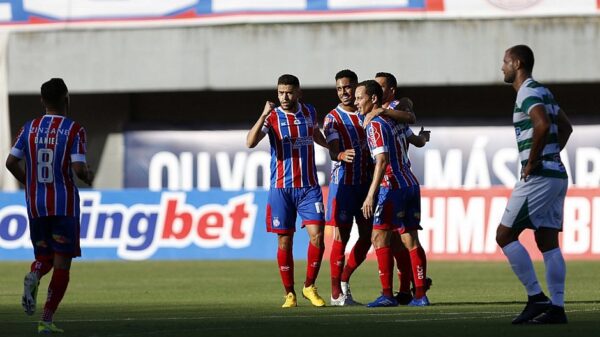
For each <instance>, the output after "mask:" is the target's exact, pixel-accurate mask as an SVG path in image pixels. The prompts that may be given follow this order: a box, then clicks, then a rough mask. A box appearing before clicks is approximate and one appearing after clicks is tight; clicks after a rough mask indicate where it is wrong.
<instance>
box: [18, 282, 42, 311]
mask: <svg viewBox="0 0 600 337" xmlns="http://www.w3.org/2000/svg"><path fill="white" fill-rule="evenodd" d="M39 285H40V281H39V280H38V278H37V275H36V274H35V273H34V272H29V273H27V275H25V279H24V280H23V297H22V298H21V305H22V306H23V309H24V310H25V313H26V314H27V315H29V316H31V315H33V313H34V312H35V304H36V299H37V293H38V286H39Z"/></svg>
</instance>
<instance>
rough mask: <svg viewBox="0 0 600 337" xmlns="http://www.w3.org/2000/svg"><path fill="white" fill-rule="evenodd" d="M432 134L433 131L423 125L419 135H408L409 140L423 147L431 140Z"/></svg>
mask: <svg viewBox="0 0 600 337" xmlns="http://www.w3.org/2000/svg"><path fill="white" fill-rule="evenodd" d="M430 134H431V131H429V130H425V128H424V127H422V126H421V131H419V134H418V135H415V134H414V133H412V134H411V135H410V136H408V142H409V143H411V144H412V145H414V146H416V147H423V146H425V144H427V142H428V141H429V136H430Z"/></svg>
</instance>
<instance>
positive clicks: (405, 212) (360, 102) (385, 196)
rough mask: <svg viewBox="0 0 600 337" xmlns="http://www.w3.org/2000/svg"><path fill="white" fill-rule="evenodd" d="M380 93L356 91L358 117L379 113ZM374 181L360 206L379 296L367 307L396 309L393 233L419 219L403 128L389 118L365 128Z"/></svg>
mask: <svg viewBox="0 0 600 337" xmlns="http://www.w3.org/2000/svg"><path fill="white" fill-rule="evenodd" d="M382 97H383V91H382V89H381V86H380V85H379V84H378V83H377V82H376V81H374V80H369V81H364V82H361V83H360V84H359V85H358V86H357V88H356V102H355V104H356V106H357V108H358V110H359V112H360V113H361V114H363V115H364V114H367V113H369V112H371V111H373V110H376V109H380V108H381V104H382ZM366 132H367V140H368V144H369V149H370V152H371V156H372V157H373V159H374V161H375V169H374V171H373V180H372V182H371V184H370V186H369V191H368V193H367V197H366V198H365V201H364V203H363V206H362V211H363V214H364V216H365V217H370V216H373V234H372V243H373V246H374V248H375V254H376V256H377V264H378V266H379V277H380V281H381V285H382V295H381V296H380V297H378V298H377V299H376V300H375V301H373V302H371V303H369V304H368V307H389V306H397V305H398V301H397V300H396V298H394V296H393V292H392V284H393V275H392V274H393V273H392V272H393V255H392V249H391V237H392V231H394V230H398V229H401V228H403V227H404V226H405V225H408V224H409V223H411V222H414V221H415V220H416V219H415V217H416V216H418V212H419V209H418V206H419V201H418V200H419V198H420V193H419V183H418V181H417V178H416V177H415V176H414V174H413V173H412V172H411V170H410V167H408V161H407V157H408V156H407V153H406V149H405V147H404V137H405V134H404V133H403V128H402V126H401V124H400V123H398V122H396V121H394V120H393V119H391V118H390V117H388V116H384V115H381V116H376V117H374V118H373V119H372V120H371V122H370V123H369V124H368V125H367V126H366Z"/></svg>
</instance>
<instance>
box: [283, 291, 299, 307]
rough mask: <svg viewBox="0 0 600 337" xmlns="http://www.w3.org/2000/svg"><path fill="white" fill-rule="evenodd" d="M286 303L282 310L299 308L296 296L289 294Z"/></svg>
mask: <svg viewBox="0 0 600 337" xmlns="http://www.w3.org/2000/svg"><path fill="white" fill-rule="evenodd" d="M284 298H285V302H284V303H283V305H282V306H281V307H282V308H293V307H297V306H298V301H296V294H294V293H288V294H287V295H285V296H284Z"/></svg>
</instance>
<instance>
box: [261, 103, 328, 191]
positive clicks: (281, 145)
mask: <svg viewBox="0 0 600 337" xmlns="http://www.w3.org/2000/svg"><path fill="white" fill-rule="evenodd" d="M262 132H264V133H266V134H268V135H269V142H270V144H271V187H274V188H288V187H309V186H315V185H318V184H319V181H318V179H317V168H316V166H315V143H314V138H313V134H314V133H315V132H320V131H319V123H318V122H317V111H316V110H315V108H314V107H313V106H312V105H309V104H304V103H299V104H298V109H297V112H296V113H286V112H285V111H283V110H282V109H281V107H277V108H275V109H273V110H272V111H271V113H270V114H269V116H268V117H267V119H266V120H265V123H264V125H263V128H262Z"/></svg>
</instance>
